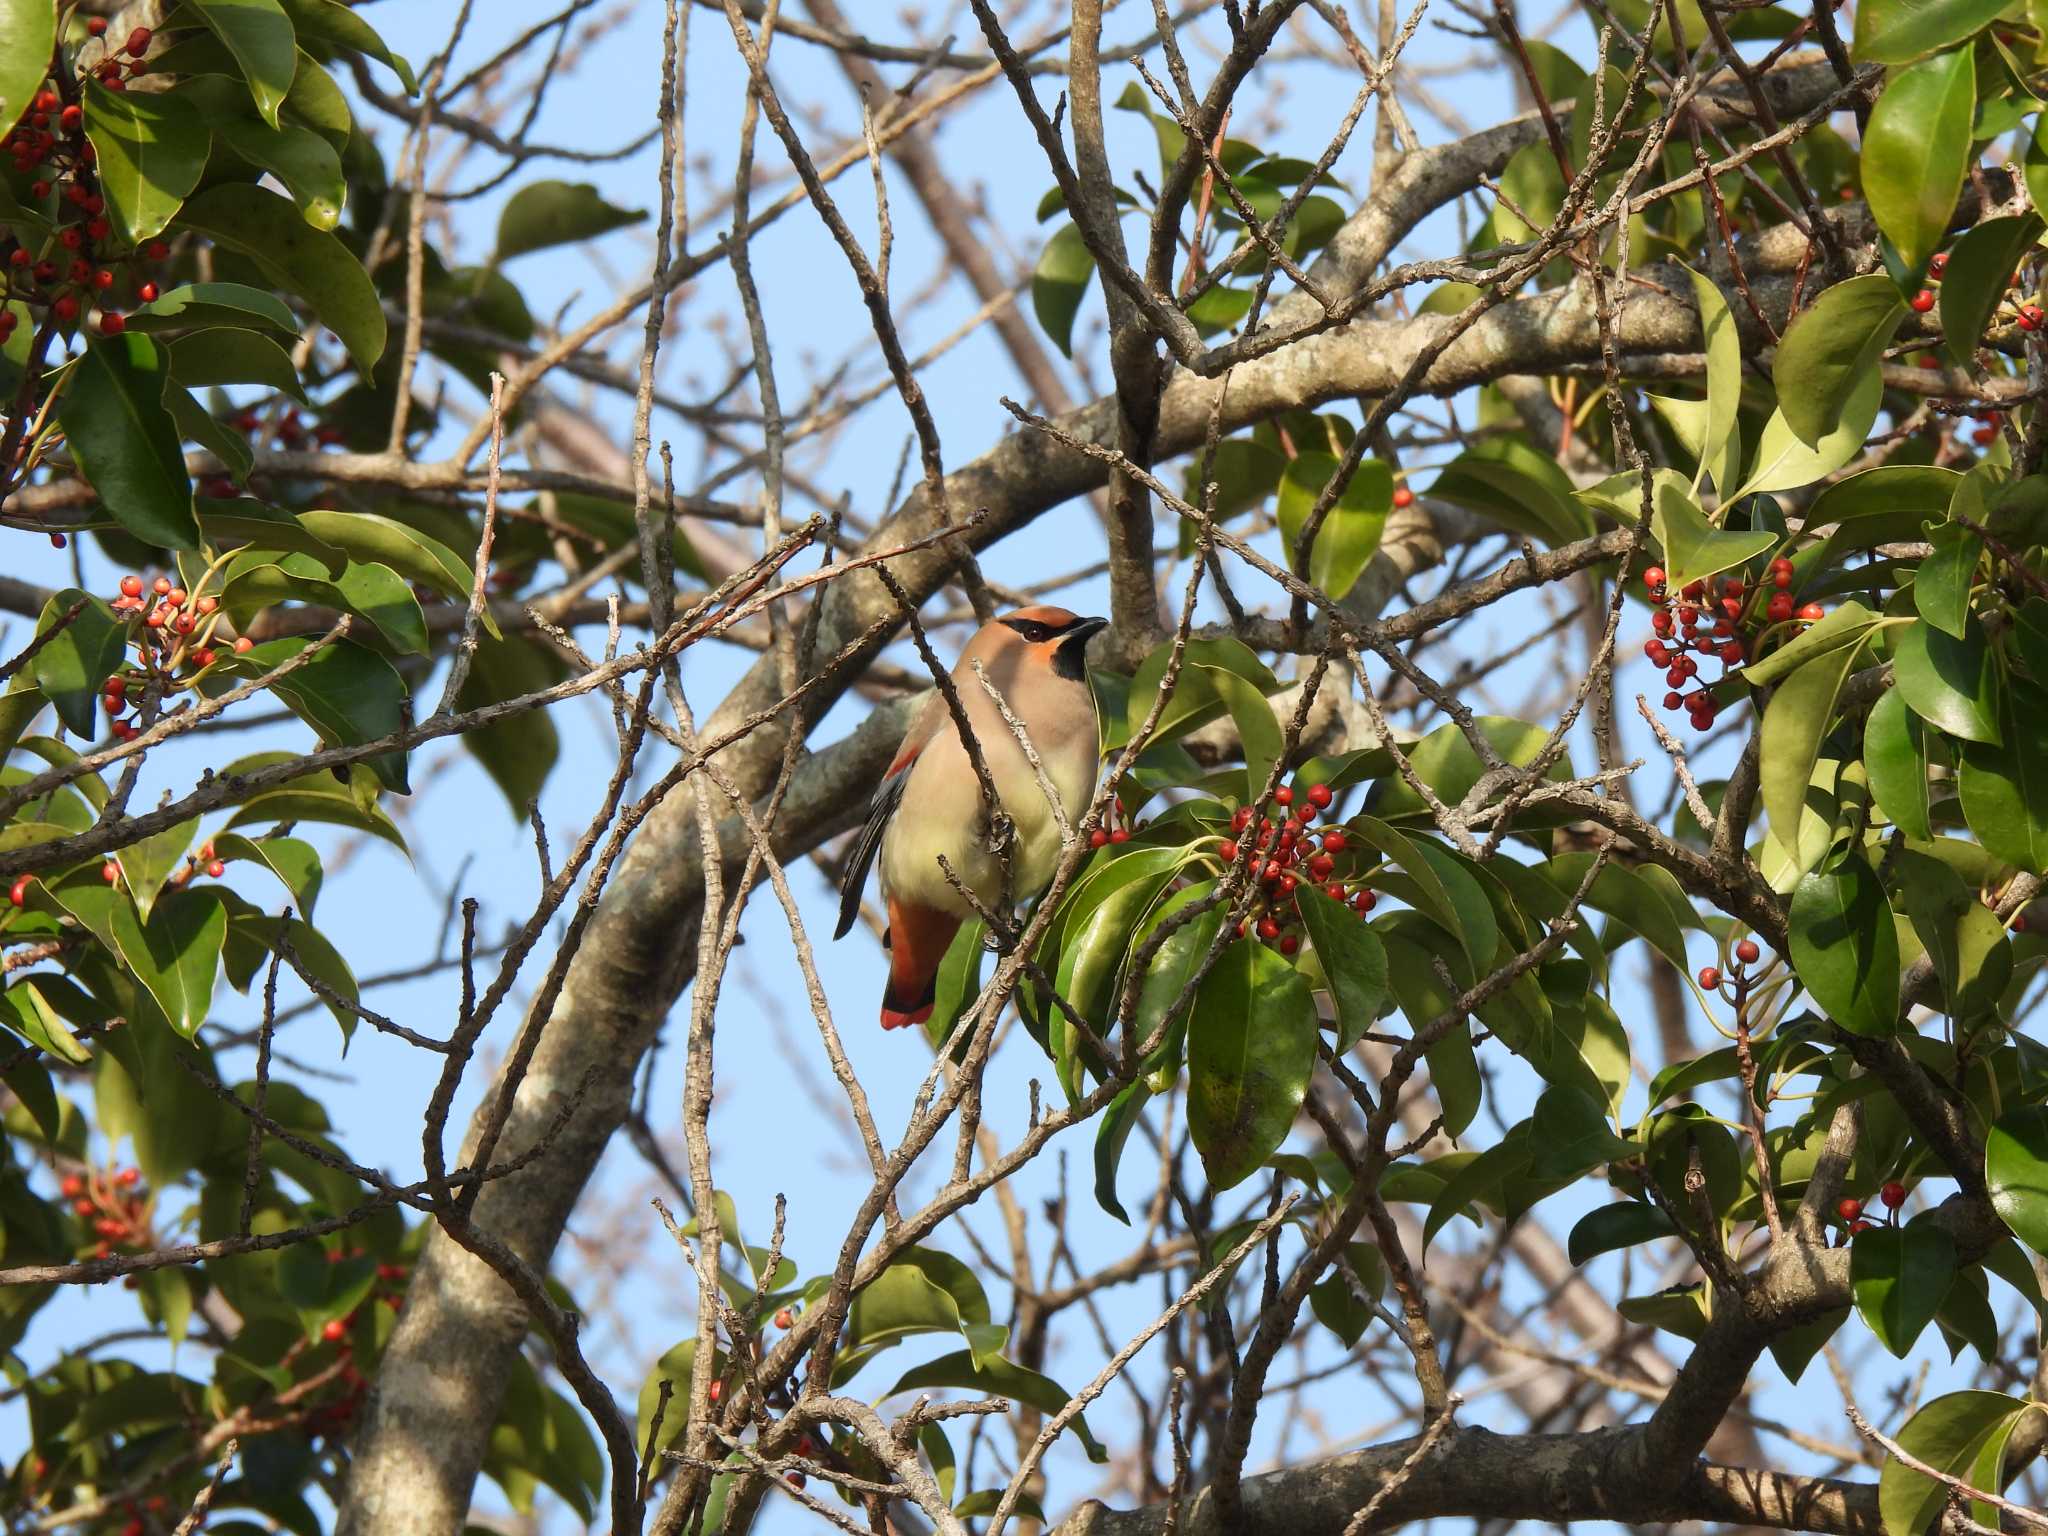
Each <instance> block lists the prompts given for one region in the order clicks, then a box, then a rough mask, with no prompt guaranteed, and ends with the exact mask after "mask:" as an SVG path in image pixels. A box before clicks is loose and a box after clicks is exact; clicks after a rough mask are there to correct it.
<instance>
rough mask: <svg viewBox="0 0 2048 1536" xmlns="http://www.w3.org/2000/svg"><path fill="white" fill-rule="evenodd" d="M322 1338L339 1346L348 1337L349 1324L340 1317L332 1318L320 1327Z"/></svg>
mask: <svg viewBox="0 0 2048 1536" xmlns="http://www.w3.org/2000/svg"><path fill="white" fill-rule="evenodd" d="M320 1337H321V1338H323V1339H325V1340H326V1341H327V1342H328V1343H330V1344H339V1343H340V1342H341V1341H342V1340H343V1339H345V1338H347V1337H348V1324H347V1323H344V1322H343V1321H342V1320H341V1319H340V1318H338V1317H330V1318H329V1319H327V1321H326V1322H324V1323H322V1324H321V1325H320Z"/></svg>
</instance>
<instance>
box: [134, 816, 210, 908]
mask: <svg viewBox="0 0 2048 1536" xmlns="http://www.w3.org/2000/svg"><path fill="white" fill-rule="evenodd" d="M198 830H199V821H198V818H197V817H194V818H193V819H192V820H190V821H181V822H179V823H178V824H177V825H176V826H172V827H166V828H165V829H164V830H163V831H161V832H159V833H157V834H156V835H155V836H154V837H146V838H144V839H143V840H142V841H141V842H139V843H130V844H129V845H128V846H127V847H126V848H121V849H117V850H115V853H114V858H115V859H116V861H117V862H119V864H120V866H121V879H122V882H123V883H124V884H125V885H126V886H127V887H128V894H129V895H130V896H131V897H133V898H134V900H135V910H136V911H137V912H139V913H140V914H141V915H142V917H143V919H144V921H147V920H148V918H149V913H150V909H151V908H152V907H154V906H155V905H156V898H157V896H158V894H159V893H160V892H161V891H162V890H163V888H164V882H165V881H167V880H169V879H170V878H171V875H172V873H173V872H175V871H176V869H177V867H178V865H179V864H180V863H181V862H182V861H183V859H184V857H185V855H186V853H187V852H188V851H189V850H190V849H191V847H192V835H193V834H194V833H195V832H197V831H198Z"/></svg>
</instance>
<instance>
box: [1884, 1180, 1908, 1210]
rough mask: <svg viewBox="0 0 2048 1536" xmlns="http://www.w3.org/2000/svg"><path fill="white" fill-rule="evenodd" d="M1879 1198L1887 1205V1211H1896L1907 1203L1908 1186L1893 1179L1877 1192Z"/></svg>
mask: <svg viewBox="0 0 2048 1536" xmlns="http://www.w3.org/2000/svg"><path fill="white" fill-rule="evenodd" d="M1877 1197H1878V1199H1880V1200H1882V1201H1883V1202H1884V1203H1885V1208H1886V1209H1887V1210H1893V1211H1896V1210H1897V1209H1898V1208H1899V1207H1900V1206H1902V1205H1904V1204H1905V1203H1906V1186H1905V1185H1903V1184H1901V1183H1900V1182H1899V1181H1898V1180H1897V1179H1892V1180H1890V1181H1889V1182H1887V1183H1886V1184H1885V1186H1884V1188H1883V1189H1880V1190H1879V1191H1878V1192H1877Z"/></svg>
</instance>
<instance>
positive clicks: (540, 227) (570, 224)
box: [493, 181, 647, 261]
mask: <svg viewBox="0 0 2048 1536" xmlns="http://www.w3.org/2000/svg"><path fill="white" fill-rule="evenodd" d="M646 217H647V210H646V209H644V208H615V207H613V206H612V205H611V204H610V203H608V202H606V201H605V200H604V199H603V198H602V197H600V196H599V195H598V191H597V188H596V187H594V186H592V185H591V184H590V183H589V182H587V181H577V182H569V181H536V182H533V183H531V184H529V185H527V186H524V187H521V188H520V189H519V190H518V191H517V192H514V193H513V194H512V196H511V197H510V199H508V200H507V202H506V204H505V211H504V212H503V213H501V214H499V215H498V249H497V254H496V256H495V257H494V258H493V260H494V261H510V260H511V259H512V258H513V257H514V256H523V255H525V254H526V253H527V252H528V251H540V250H546V249H547V248H548V247H549V246H551V245H567V244H570V243H572V242H574V241H578V240H595V239H596V238H597V237H598V236H599V235H603V234H608V233H609V232H610V231H612V230H614V229H622V228H624V227H625V226H626V225H628V224H637V223H638V222H639V221H640V220H642V219H644V218H646Z"/></svg>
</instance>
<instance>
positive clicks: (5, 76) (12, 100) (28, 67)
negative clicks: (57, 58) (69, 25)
mask: <svg viewBox="0 0 2048 1536" xmlns="http://www.w3.org/2000/svg"><path fill="white" fill-rule="evenodd" d="M0 38H4V39H6V41H5V43H4V44H0V132H4V131H5V130H7V129H9V128H12V127H13V126H14V124H15V122H16V121H17V120H18V119H19V118H20V117H21V115H22V114H23V113H24V112H26V111H28V104H29V103H30V102H31V101H33V100H34V99H35V94H36V90H37V88H38V87H40V86H41V85H42V83H43V77H44V76H45V75H47V74H48V73H49V72H50V49H51V47H52V46H53V45H54V44H55V42H56V40H57V7H56V6H55V5H54V4H53V3H52V0H0Z"/></svg>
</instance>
